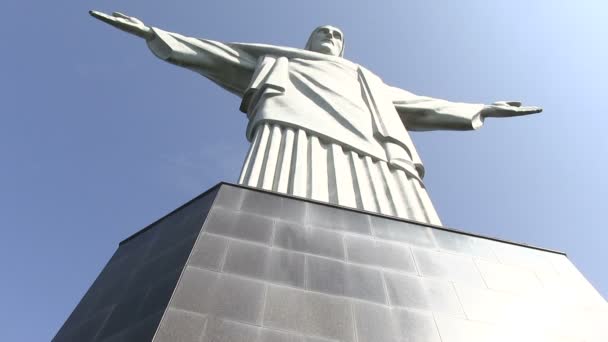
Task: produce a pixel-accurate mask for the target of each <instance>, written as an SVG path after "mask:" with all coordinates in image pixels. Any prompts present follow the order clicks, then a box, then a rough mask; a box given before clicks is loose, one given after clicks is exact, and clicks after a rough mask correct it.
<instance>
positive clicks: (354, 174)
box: [91, 11, 541, 225]
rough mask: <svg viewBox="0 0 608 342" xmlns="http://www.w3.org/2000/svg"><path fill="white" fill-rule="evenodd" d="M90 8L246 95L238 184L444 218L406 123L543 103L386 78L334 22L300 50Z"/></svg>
mask: <svg viewBox="0 0 608 342" xmlns="http://www.w3.org/2000/svg"><path fill="white" fill-rule="evenodd" d="M91 15H92V16H93V17H95V18H97V19H99V20H101V21H103V22H106V23H108V24H110V25H112V26H114V27H116V28H119V29H121V30H123V31H126V32H128V33H131V34H134V35H136V36H138V37H141V38H143V39H145V40H146V42H147V44H148V47H149V48H150V50H152V52H153V53H154V54H155V55H156V56H157V57H159V58H161V59H163V60H165V61H167V62H169V63H172V64H175V65H178V66H181V67H184V68H187V69H190V70H192V71H195V72H197V73H199V74H201V75H203V76H205V77H207V78H208V79H210V80H211V81H213V82H215V83H217V84H218V85H219V86H221V87H222V88H224V89H226V90H228V91H230V92H232V93H234V94H236V95H238V96H239V97H241V98H242V102H241V106H240V109H241V111H243V112H245V113H246V114H247V118H248V119H249V124H248V126H247V132H246V137H247V139H248V140H249V141H250V142H251V147H250V149H249V152H248V154H247V157H246V159H245V162H244V164H243V169H242V171H241V176H240V178H239V183H240V184H244V185H248V186H253V187H257V188H262V189H266V190H271V191H276V192H280V193H286V194H290V195H294V196H300V197H305V198H310V199H314V200H319V201H323V202H329V203H334V204H339V205H344V206H348V207H353V208H359V209H363V210H368V211H374V212H379V213H382V214H387V215H394V216H399V217H403V218H407V219H412V220H416V221H420V222H427V223H432V224H436V225H441V221H440V219H439V217H438V216H437V213H436V211H435V209H434V208H433V204H432V203H431V200H430V198H429V196H428V194H427V192H426V190H425V187H424V184H423V182H422V177H423V176H424V167H423V166H422V162H421V160H420V157H419V156H418V153H417V152H416V149H415V147H414V145H413V143H412V140H411V138H410V136H409V134H408V132H407V131H408V130H410V131H428V130H472V129H477V128H479V127H480V126H481V125H482V124H483V121H484V119H485V118H486V117H510V116H517V115H526V114H532V113H538V112H540V111H541V109H540V108H538V107H522V106H521V104H520V103H518V102H496V103H494V104H492V105H483V104H468V103H455V102H449V101H445V100H439V99H434V98H430V97H425V96H418V95H414V94H412V93H410V92H408V91H405V90H402V89H398V88H394V87H391V86H388V85H386V84H385V83H384V82H383V81H382V80H381V79H380V78H379V77H378V76H376V75H375V74H374V73H372V72H371V71H369V70H367V69H365V68H364V67H362V66H361V65H358V64H355V63H353V62H350V61H349V60H347V59H344V58H343V54H344V34H343V32H341V31H340V30H339V29H337V28H335V27H332V26H321V27H318V28H316V29H315V30H314V31H313V32H312V34H311V35H310V38H309V39H308V42H307V43H306V47H305V48H304V49H296V48H289V47H283V46H275V45H263V44H244V43H221V42H217V41H212V40H207V39H198V38H191V37H186V36H182V35H180V34H176V33H171V32H167V31H163V30H161V29H158V28H154V27H149V26H146V25H145V24H144V23H143V22H141V21H140V20H138V19H136V18H133V17H129V16H126V15H123V14H120V13H113V14H112V15H107V14H103V13H100V12H95V11H91Z"/></svg>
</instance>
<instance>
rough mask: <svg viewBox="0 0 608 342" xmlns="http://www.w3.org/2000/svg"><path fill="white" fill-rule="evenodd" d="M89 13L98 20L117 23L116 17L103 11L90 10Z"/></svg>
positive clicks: (112, 23) (111, 23)
mask: <svg viewBox="0 0 608 342" xmlns="http://www.w3.org/2000/svg"><path fill="white" fill-rule="evenodd" d="M89 14H90V15H91V16H92V17H93V18H95V19H98V20H101V21H103V22H104V23H107V24H110V25H115V24H116V18H114V17H112V16H109V15H107V14H105V13H101V12H97V11H89Z"/></svg>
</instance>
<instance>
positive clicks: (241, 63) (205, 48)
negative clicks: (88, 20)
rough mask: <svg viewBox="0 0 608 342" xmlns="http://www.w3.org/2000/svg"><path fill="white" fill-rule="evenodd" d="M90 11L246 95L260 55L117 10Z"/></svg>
mask: <svg viewBox="0 0 608 342" xmlns="http://www.w3.org/2000/svg"><path fill="white" fill-rule="evenodd" d="M89 13H90V14H91V16H93V17H94V18H96V19H99V20H101V21H103V22H105V23H107V24H109V25H112V26H114V27H116V28H118V29H120V30H122V31H125V32H127V33H131V34H133V35H136V36H138V37H141V38H144V39H145V40H146V42H147V44H148V47H149V48H150V50H152V52H153V53H154V54H155V55H156V56H157V57H159V58H161V59H163V60H165V61H167V62H169V63H172V64H175V65H178V66H181V67H184V68H188V69H190V70H193V71H195V72H197V73H199V74H201V75H203V76H205V77H207V78H209V79H210V80H212V81H213V82H215V83H217V84H218V85H220V86H221V87H223V88H225V89H226V90H228V91H230V92H232V93H235V94H236V95H239V96H242V95H243V93H244V91H245V90H246V89H247V85H248V84H249V81H250V80H251V77H252V76H253V72H254V70H255V66H256V63H257V57H256V56H252V55H250V54H249V53H247V52H245V51H242V50H241V49H239V48H238V47H236V46H233V45H231V44H225V43H221V42H216V41H212V40H207V39H197V38H191V37H186V36H183V35H180V34H177V33H172V32H167V31H163V30H161V29H158V28H154V27H150V26H146V25H145V24H144V23H143V22H142V21H141V20H139V19H137V18H134V17H129V16H127V15H124V14H122V13H118V12H114V13H112V15H108V14H105V13H101V12H97V11H90V12H89Z"/></svg>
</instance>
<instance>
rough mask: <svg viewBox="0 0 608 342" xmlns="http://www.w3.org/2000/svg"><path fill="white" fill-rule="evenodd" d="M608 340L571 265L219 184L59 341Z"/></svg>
mask: <svg viewBox="0 0 608 342" xmlns="http://www.w3.org/2000/svg"><path fill="white" fill-rule="evenodd" d="M150 340H154V341H197V342H199V341H205V342H211V341H252V342H263V341H271V342H274V341H297V342H313V341H315V342H321V341H326V342H327V341H353V342H354V341H357V342H368V341H369V342H372V341H373V342H377V341H417V342H418V341H420V342H427V341H428V342H431V341H432V342H458V341H466V342H471V341H479V342H482V341H483V342H487V341H511V342H512V341H530V342H538V341H547V342H549V341H551V342H554V341H572V342H574V341H597V342H604V341H608V307H607V304H606V302H605V300H604V299H603V298H602V297H601V296H600V295H599V294H598V293H597V292H596V291H595V290H594V289H593V288H592V286H591V285H590V284H589V283H588V282H587V281H586V280H585V278H584V277H583V276H582V275H581V274H580V273H579V272H578V271H577V270H576V268H575V267H574V266H573V265H572V263H571V262H570V261H569V260H568V259H567V258H566V257H565V256H564V255H562V254H559V253H554V252H549V251H544V250H540V249H534V248H529V247H524V246H520V245H516V244H512V243H507V242H499V241H494V240H490V239H487V238H483V237H476V236H471V235H468V234H464V233H460V232H456V231H449V230H443V229H439V228H434V227H430V226H423V225H419V224H414V223H409V222H405V221H400V220H395V219H391V218H387V217H381V216H378V215H372V214H369V213H365V212H361V211H354V210H347V209H342V208H337V207H332V206H328V205H324V204H319V203H313V202H308V201H303V200H299V199H294V198H290V197H286V196H280V195H277V194H272V193H267V192H260V191H257V190H251V189H247V188H242V187H236V186H232V185H225V184H224V185H221V186H220V187H219V189H215V190H213V191H210V192H208V193H207V194H206V195H203V196H201V197H199V198H197V199H195V200H193V201H192V202H190V203H189V204H188V205H186V206H184V207H181V208H179V209H178V210H176V211H175V212H174V213H172V214H170V215H168V216H167V217H165V218H163V219H161V220H159V221H158V222H156V223H154V224H153V225H151V226H150V227H149V228H147V229H146V230H144V231H142V232H140V233H139V234H137V235H135V236H133V237H132V238H130V239H128V240H127V241H125V242H123V243H122V244H121V246H120V247H119V249H118V250H117V251H116V253H115V255H114V256H113V257H112V259H111V260H110V262H109V263H108V265H107V266H106V267H105V268H104V270H103V272H102V274H101V275H100V277H99V278H98V279H97V280H96V281H95V283H94V284H93V285H92V286H91V289H90V290H89V291H88V292H87V294H86V295H85V296H84V298H83V299H82V301H81V303H80V304H79V305H78V307H77V308H76V309H75V310H74V313H73V314H72V316H70V318H69V319H68V321H67V322H66V323H65V324H64V326H63V327H62V329H61V330H60V331H59V333H58V334H57V336H56V337H55V339H54V341H104V342H110V341H150Z"/></svg>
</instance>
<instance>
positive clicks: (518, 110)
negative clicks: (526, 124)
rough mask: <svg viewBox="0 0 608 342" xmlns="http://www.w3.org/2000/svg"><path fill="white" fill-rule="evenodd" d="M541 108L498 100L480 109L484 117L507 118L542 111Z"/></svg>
mask: <svg viewBox="0 0 608 342" xmlns="http://www.w3.org/2000/svg"><path fill="white" fill-rule="evenodd" d="M542 111H543V109H542V108H540V107H534V106H522V105H521V102H518V101H498V102H494V103H492V104H491V105H488V106H486V107H485V108H484V109H482V114H483V115H484V116H486V117H494V118H507V117H511V116H520V115H528V114H535V113H540V112H542Z"/></svg>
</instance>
